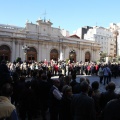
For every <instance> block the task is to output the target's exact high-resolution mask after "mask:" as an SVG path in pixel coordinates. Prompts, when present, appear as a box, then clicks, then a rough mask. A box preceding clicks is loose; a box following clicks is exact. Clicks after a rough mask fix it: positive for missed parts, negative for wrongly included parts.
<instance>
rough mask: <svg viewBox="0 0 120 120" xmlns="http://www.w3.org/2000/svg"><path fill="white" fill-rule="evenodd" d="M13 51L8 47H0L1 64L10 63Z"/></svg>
mask: <svg viewBox="0 0 120 120" xmlns="http://www.w3.org/2000/svg"><path fill="white" fill-rule="evenodd" d="M10 57H11V51H10V48H9V47H8V46H7V45H2V46H0V62H1V61H2V60H5V61H10Z"/></svg>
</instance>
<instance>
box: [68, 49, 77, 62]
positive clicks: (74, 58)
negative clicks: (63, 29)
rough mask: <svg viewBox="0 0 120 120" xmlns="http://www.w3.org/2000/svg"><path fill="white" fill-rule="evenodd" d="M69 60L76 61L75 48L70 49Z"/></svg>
mask: <svg viewBox="0 0 120 120" xmlns="http://www.w3.org/2000/svg"><path fill="white" fill-rule="evenodd" d="M69 60H70V62H71V63H73V62H76V52H75V50H71V51H70V52H69Z"/></svg>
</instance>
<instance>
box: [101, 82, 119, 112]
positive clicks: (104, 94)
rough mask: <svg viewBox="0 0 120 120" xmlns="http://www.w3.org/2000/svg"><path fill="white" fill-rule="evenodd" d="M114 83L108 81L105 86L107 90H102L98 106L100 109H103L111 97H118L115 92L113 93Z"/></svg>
mask: <svg viewBox="0 0 120 120" xmlns="http://www.w3.org/2000/svg"><path fill="white" fill-rule="evenodd" d="M115 88H116V86H115V83H114V82H110V83H108V86H107V91H106V92H102V93H101V95H100V106H101V109H102V111H103V110H104V108H105V106H106V104H107V102H109V101H110V100H112V99H116V98H118V97H119V95H118V94H117V93H115Z"/></svg>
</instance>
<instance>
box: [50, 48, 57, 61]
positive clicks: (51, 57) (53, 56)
mask: <svg viewBox="0 0 120 120" xmlns="http://www.w3.org/2000/svg"><path fill="white" fill-rule="evenodd" d="M52 59H53V60H55V61H58V51H57V50H56V49H52V50H51V52H50V60H52Z"/></svg>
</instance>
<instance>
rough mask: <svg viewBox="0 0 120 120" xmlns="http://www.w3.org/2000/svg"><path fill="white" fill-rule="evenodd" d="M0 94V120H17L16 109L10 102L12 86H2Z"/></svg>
mask: <svg viewBox="0 0 120 120" xmlns="http://www.w3.org/2000/svg"><path fill="white" fill-rule="evenodd" d="M0 93H1V96H0V120H1V119H2V120H7V119H8V120H18V115H17V112H16V108H15V106H14V105H13V104H11V102H10V96H11V95H12V86H11V85H10V84H9V83H5V84H3V86H2V88H1V91H0Z"/></svg>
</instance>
